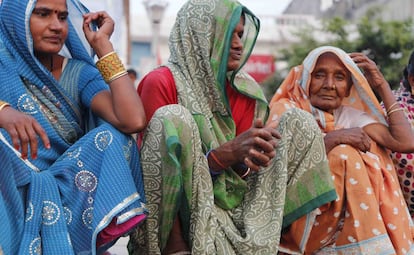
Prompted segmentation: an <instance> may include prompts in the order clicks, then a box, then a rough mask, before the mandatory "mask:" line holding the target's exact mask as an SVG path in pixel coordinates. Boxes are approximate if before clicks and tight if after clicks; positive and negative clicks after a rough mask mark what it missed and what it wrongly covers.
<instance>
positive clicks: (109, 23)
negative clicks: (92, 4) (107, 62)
mask: <svg viewBox="0 0 414 255" xmlns="http://www.w3.org/2000/svg"><path fill="white" fill-rule="evenodd" d="M92 23H93V24H96V25H97V26H98V30H97V31H95V30H93V29H92V27H91V24H92ZM114 28H115V22H114V20H113V19H112V18H111V16H109V14H108V13H106V12H105V11H100V12H90V13H87V14H84V15H83V32H84V33H85V37H86V39H87V40H88V42H89V44H90V45H91V47H92V48H93V49H94V50H95V52H96V54H97V55H98V57H99V58H100V57H102V56H103V55H105V54H107V53H109V52H110V51H112V50H113V47H112V43H111V42H110V41H109V38H110V37H111V35H112V33H113V32H114Z"/></svg>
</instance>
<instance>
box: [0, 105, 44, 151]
mask: <svg viewBox="0 0 414 255" xmlns="http://www.w3.org/2000/svg"><path fill="white" fill-rule="evenodd" d="M0 128H3V129H5V130H6V131H7V133H8V134H9V135H10V138H11V140H12V144H13V147H14V148H15V149H16V150H20V152H21V157H22V158H23V159H27V157H28V152H29V147H30V152H31V155H30V156H31V158H33V159H36V158H37V150H38V137H40V139H41V141H42V142H43V144H44V146H45V148H47V149H49V148H50V141H49V138H48V136H47V134H46V132H45V130H44V129H43V128H42V126H40V124H39V122H37V120H36V119H35V118H33V117H32V116H29V115H27V114H24V113H22V112H19V111H17V110H15V109H14V108H12V107H10V106H7V107H5V108H3V109H2V110H1V111H0Z"/></svg>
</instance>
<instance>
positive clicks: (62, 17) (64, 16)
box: [59, 12, 69, 21]
mask: <svg viewBox="0 0 414 255" xmlns="http://www.w3.org/2000/svg"><path fill="white" fill-rule="evenodd" d="M68 15H69V13H68V12H61V13H59V20H61V21H66V20H67V19H68Z"/></svg>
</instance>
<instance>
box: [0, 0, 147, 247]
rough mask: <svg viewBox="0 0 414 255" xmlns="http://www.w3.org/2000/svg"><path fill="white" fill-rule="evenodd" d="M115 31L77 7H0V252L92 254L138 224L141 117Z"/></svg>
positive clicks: (46, 3)
mask: <svg viewBox="0 0 414 255" xmlns="http://www.w3.org/2000/svg"><path fill="white" fill-rule="evenodd" d="M82 15H83V16H82ZM94 24H95V25H97V26H98V27H99V29H98V30H96V29H94ZM82 28H83V31H82ZM113 29H114V22H113V20H112V19H111V17H109V16H108V14H107V13H105V12H96V13H87V12H86V9H84V7H83V6H82V5H81V4H80V3H79V2H78V1H75V0H67V1H66V0H37V1H29V0H19V1H16V0H3V1H2V4H1V7H0V81H1V82H0V90H1V93H0V127H1V129H0V254H95V253H96V252H98V251H100V250H105V249H106V248H107V247H109V246H110V245H111V244H112V243H113V242H114V241H116V240H117V238H119V237H120V236H122V235H123V234H125V233H126V232H128V231H129V230H131V228H133V227H135V226H136V225H137V224H139V223H140V222H141V221H142V220H143V219H145V207H144V204H143V201H144V198H143V197H142V196H143V185H142V181H141V172H140V168H139V157H138V156H139V155H138V152H137V148H136V144H135V142H134V141H133V138H132V137H131V135H128V134H131V133H136V132H139V131H140V130H142V129H143V128H144V125H145V113H144V110H143V107H142V103H141V101H140V98H139V97H138V95H136V93H135V89H134V86H133V84H132V82H131V80H130V79H129V77H128V75H127V71H126V69H125V68H124V66H123V64H122V63H121V61H120V60H119V58H118V57H117V55H116V53H115V52H114V48H113V46H112V43H111V42H110V41H109V37H110V36H111V34H112V32H113ZM91 52H95V53H96V54H97V57H98V58H99V61H98V62H97V63H96V65H95V61H94V59H93V56H92V55H91ZM92 117H97V118H98V117H99V120H100V121H99V123H98V121H96V124H97V126H96V128H93V129H92V127H93V125H92V124H95V123H93V122H94V121H93V118H92ZM98 124H100V125H99V126H98Z"/></svg>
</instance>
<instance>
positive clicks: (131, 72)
mask: <svg viewBox="0 0 414 255" xmlns="http://www.w3.org/2000/svg"><path fill="white" fill-rule="evenodd" d="M127 72H128V74H133V75H135V76H137V71H135V69H133V68H129V69H128V70H127Z"/></svg>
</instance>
